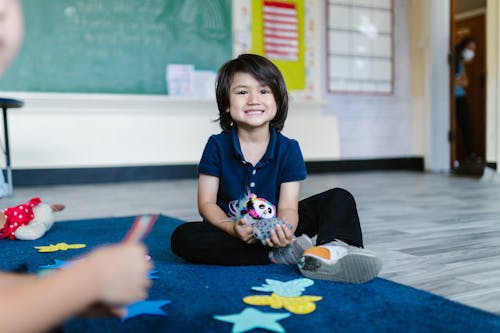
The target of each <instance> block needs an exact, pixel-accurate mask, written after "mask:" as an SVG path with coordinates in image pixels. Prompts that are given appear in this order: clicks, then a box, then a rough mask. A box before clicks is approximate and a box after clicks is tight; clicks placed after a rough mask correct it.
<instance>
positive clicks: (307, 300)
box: [243, 293, 323, 314]
mask: <svg viewBox="0 0 500 333" xmlns="http://www.w3.org/2000/svg"><path fill="white" fill-rule="evenodd" d="M322 299H323V297H321V296H309V295H305V296H297V297H285V296H280V295H277V294H275V293H272V294H271V295H270V296H269V295H266V296H261V295H258V296H247V297H244V298H243V302H244V303H246V304H250V305H269V306H270V307H271V308H273V309H281V308H285V309H286V310H288V311H290V312H291V313H295V314H308V313H311V312H313V311H314V310H316V304H315V303H314V302H316V301H320V300H322Z"/></svg>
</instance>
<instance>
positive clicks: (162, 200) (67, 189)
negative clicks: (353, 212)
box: [0, 170, 500, 315]
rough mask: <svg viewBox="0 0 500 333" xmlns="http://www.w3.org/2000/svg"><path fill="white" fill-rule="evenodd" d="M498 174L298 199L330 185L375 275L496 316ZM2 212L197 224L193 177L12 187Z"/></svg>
mask: <svg viewBox="0 0 500 333" xmlns="http://www.w3.org/2000/svg"><path fill="white" fill-rule="evenodd" d="M499 178H500V177H498V175H496V174H494V173H493V172H492V171H489V172H488V170H487V172H486V173H485V175H484V176H483V178H481V179H472V178H461V177H455V176H450V175H447V174H429V173H420V172H399V171H398V172H362V173H334V174H326V175H311V176H309V177H308V179H307V180H306V181H304V183H303V186H302V191H301V197H302V198H303V197H306V196H309V195H312V194H315V193H318V192H320V191H323V190H327V189H329V188H333V187H343V188H345V189H347V190H349V191H351V192H352V193H353V194H354V196H355V198H356V200H357V203H358V209H359V215H360V218H361V224H362V228H363V233H364V239H365V247H366V248H368V249H371V250H373V251H375V252H376V253H377V254H378V255H379V256H380V258H381V259H382V261H383V269H382V272H381V274H380V276H381V277H383V278H386V279H389V280H392V281H395V282H399V283H402V284H405V285H409V286H413V287H415V288H418V289H422V290H426V291H429V292H432V293H435V294H438V295H441V296H444V297H446V298H448V299H451V300H455V301H458V302H461V303H464V304H468V305H471V306H474V307H477V308H481V309H484V310H487V311H490V312H494V313H496V314H499V315H500V179H499ZM14 192H15V193H14V196H13V197H11V198H4V199H1V200H0V207H1V208H5V207H7V206H9V205H14V204H18V203H21V202H23V201H25V200H27V199H29V198H31V197H33V196H40V197H42V199H43V200H44V201H45V202H49V203H56V202H62V203H65V204H66V205H67V208H66V210H64V211H63V212H60V213H57V216H56V217H57V220H59V221H62V220H75V219H85V218H93V217H108V216H126V215H137V214H143V213H162V214H165V215H169V216H172V217H177V218H180V219H183V220H198V219H199V216H198V213H197V210H196V180H173V181H156V182H134V183H118V184H104V185H79V186H53V187H46V188H42V187H35V188H15V189H14Z"/></svg>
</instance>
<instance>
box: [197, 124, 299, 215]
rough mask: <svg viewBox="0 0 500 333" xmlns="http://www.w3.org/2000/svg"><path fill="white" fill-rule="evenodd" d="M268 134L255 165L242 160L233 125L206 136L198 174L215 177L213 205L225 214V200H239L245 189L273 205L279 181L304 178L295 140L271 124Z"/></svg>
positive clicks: (276, 202)
mask: <svg viewBox="0 0 500 333" xmlns="http://www.w3.org/2000/svg"><path fill="white" fill-rule="evenodd" d="M270 133H271V137H270V140H269V144H268V146H267V150H266V153H265V154H264V156H263V157H262V158H261V160H260V161H259V162H258V163H257V165H255V166H253V165H252V164H251V163H250V162H247V161H245V157H244V156H243V153H242V152H241V146H240V140H239V139H238V135H237V132H236V127H234V126H233V128H232V131H231V132H221V133H220V134H215V135H212V136H211V137H210V138H209V139H208V142H207V144H206V146H205V149H204V151H203V155H202V157H201V160H200V164H199V165H198V173H200V174H207V175H210V176H215V177H218V178H219V191H218V193H217V205H218V206H219V207H221V208H222V210H223V211H225V212H226V214H228V215H229V209H228V205H229V203H230V202H231V201H233V200H239V199H241V198H242V197H243V196H244V195H246V194H247V191H248V190H250V192H252V193H255V194H256V195H257V197H259V198H265V199H267V200H269V201H270V202H272V203H273V204H274V205H276V206H277V205H278V201H279V190H280V185H281V184H282V183H287V182H293V181H299V180H304V179H305V178H306V167H305V163H304V158H303V157H302V152H301V151H300V147H299V143H298V142H297V141H296V140H293V139H289V138H287V137H286V136H284V135H283V134H281V133H278V132H277V131H276V129H275V128H273V127H271V128H270Z"/></svg>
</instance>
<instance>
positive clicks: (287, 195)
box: [277, 181, 300, 234]
mask: <svg viewBox="0 0 500 333" xmlns="http://www.w3.org/2000/svg"><path fill="white" fill-rule="evenodd" d="M299 192H300V182H298V181H296V182H288V183H282V184H281V185H280V201H279V203H278V214H277V215H278V217H279V218H281V219H283V220H285V221H286V222H287V223H290V224H291V225H292V227H293V229H292V234H293V233H294V232H295V230H296V229H297V226H298V224H299Z"/></svg>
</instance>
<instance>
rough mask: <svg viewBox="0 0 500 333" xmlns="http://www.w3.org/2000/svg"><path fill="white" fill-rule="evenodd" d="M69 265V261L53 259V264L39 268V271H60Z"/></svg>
mask: <svg viewBox="0 0 500 333" xmlns="http://www.w3.org/2000/svg"><path fill="white" fill-rule="evenodd" d="M70 263H71V262H70V261H66V260H59V259H54V263H53V264H52V265H44V266H40V267H39V269H62V268H64V267H66V266H68V265H69V264H70Z"/></svg>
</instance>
